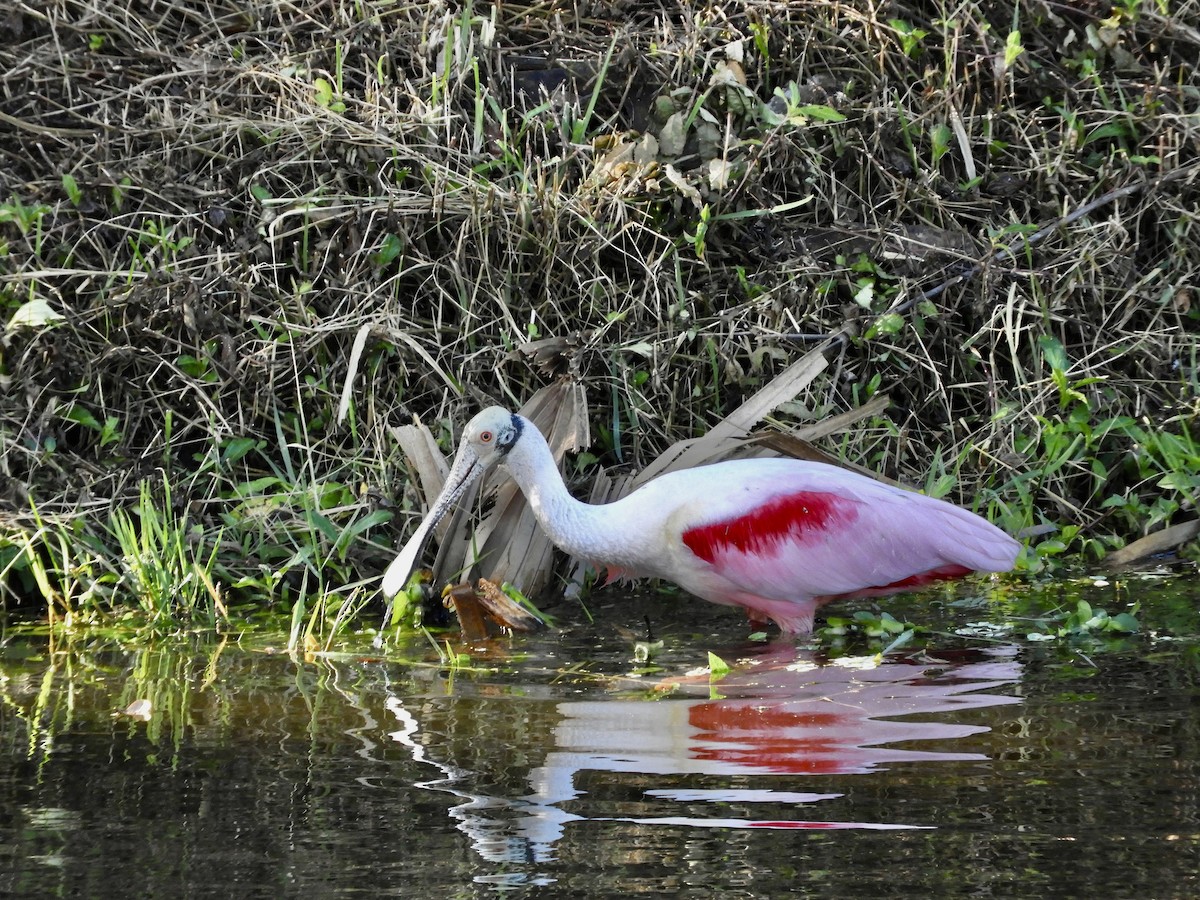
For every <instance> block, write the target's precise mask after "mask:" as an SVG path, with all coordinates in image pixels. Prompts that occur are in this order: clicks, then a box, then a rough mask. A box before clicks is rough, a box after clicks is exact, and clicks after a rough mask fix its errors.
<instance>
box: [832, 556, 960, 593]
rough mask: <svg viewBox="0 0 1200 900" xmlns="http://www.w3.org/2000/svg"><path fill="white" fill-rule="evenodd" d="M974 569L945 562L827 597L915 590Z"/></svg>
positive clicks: (950, 579)
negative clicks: (884, 582) (933, 567)
mask: <svg viewBox="0 0 1200 900" xmlns="http://www.w3.org/2000/svg"><path fill="white" fill-rule="evenodd" d="M974 571H975V570H974V569H968V568H967V567H966V566H960V565H958V564H957V563H947V564H946V565H944V566H938V567H937V568H936V569H930V570H928V571H927V572H918V573H917V574H916V575H909V576H908V577H907V578H901V579H900V580H899V581H893V582H892V583H891V584H879V585H875V586H874V587H867V588H862V589H861V590H857V591H850V592H849V593H848V594H834V595H832V596H830V597H828V598H827V599H829V600H848V599H850V598H852V597H882V596H885V595H887V594H900V593H903V592H904V591H915V590H917V589H918V588H923V587H925V586H927V585H930V584H936V583H937V582H939V581H953V580H954V579H956V578H962V577H963V576H964V575H970V574H971V573H972V572H974Z"/></svg>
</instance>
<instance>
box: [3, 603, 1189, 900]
mask: <svg viewBox="0 0 1200 900" xmlns="http://www.w3.org/2000/svg"><path fill="white" fill-rule="evenodd" d="M965 590H966V591H967V593H963V594H962V595H960V598H959V600H957V601H955V602H947V601H948V600H949V599H951V595H947V594H940V595H936V597H934V598H930V597H928V596H927V597H910V598H890V599H888V600H886V601H884V603H883V606H884V608H887V609H889V610H891V611H892V612H893V613H895V614H897V615H901V614H904V615H908V616H909V617H910V618H912V619H913V620H914V621H920V622H922V623H923V624H926V625H936V626H938V627H939V628H941V629H942V630H944V631H945V632H947V634H946V635H945V636H942V637H934V638H932V639H929V640H928V645H927V646H926V643H925V642H924V641H923V642H922V650H921V651H920V652H912V653H905V652H901V653H896V654H890V655H889V656H887V657H885V658H884V659H882V660H879V659H877V658H876V657H874V656H872V655H871V654H870V650H869V649H867V648H859V649H858V650H855V649H854V648H849V649H847V650H845V651H842V650H838V649H837V648H832V649H831V648H829V647H828V645H826V647H825V649H824V650H812V649H806V648H804V647H800V648H797V646H796V644H795V643H794V642H784V643H780V642H775V643H750V642H747V641H745V640H744V638H745V635H746V633H747V629H746V627H745V624H744V621H742V620H739V619H738V618H737V616H735V615H733V614H732V613H730V612H729V611H725V610H720V609H718V608H716V607H710V606H708V605H707V604H700V603H694V604H693V603H687V602H684V601H671V600H668V601H661V600H653V599H647V598H638V597H633V598H626V597H618V596H615V595H608V594H605V595H602V597H601V598H600V600H599V601H597V602H594V603H593V606H592V613H593V615H594V616H595V619H596V622H597V623H598V624H595V625H586V626H585V625H576V626H571V627H566V628H563V629H562V630H560V631H556V632H554V633H551V634H548V635H541V636H537V637H533V638H521V639H515V640H512V641H496V642H494V643H493V644H492V645H490V646H489V647H486V648H483V647H481V648H473V649H471V650H470V651H469V652H470V653H471V658H472V664H473V667H474V668H472V669H469V670H460V671H457V672H453V673H451V672H448V671H447V670H445V669H443V668H440V667H439V666H438V665H437V657H436V655H435V654H434V653H433V651H432V649H431V648H430V647H429V645H428V643H423V642H416V643H413V644H412V645H411V646H409V647H406V648H402V649H401V650H398V651H392V652H390V653H389V654H388V658H385V659H380V658H378V657H373V656H371V655H370V652H371V651H369V649H368V648H369V642H368V640H367V639H366V638H363V639H362V641H361V648H362V651H363V653H362V655H352V654H349V653H347V654H336V655H332V656H328V657H324V658H320V659H315V660H310V661H303V660H293V659H291V658H289V657H288V656H287V655H286V654H284V653H281V652H278V650H276V649H273V648H272V646H271V645H270V642H269V640H268V639H267V638H265V637H262V636H258V635H255V634H249V635H243V636H242V637H241V638H240V639H239V638H230V639H228V640H226V641H224V642H214V641H212V640H210V639H203V640H202V639H198V638H197V639H192V640H176V641H171V642H158V643H155V644H151V645H144V644H143V645H140V646H139V645H134V646H130V645H127V644H126V645H122V644H121V643H119V642H116V641H112V640H105V639H102V638H99V637H88V636H87V635H79V636H76V637H75V638H73V639H70V640H65V639H62V638H59V639H58V640H56V641H55V642H51V641H49V640H48V639H45V638H31V637H19V638H17V637H14V636H13V635H12V634H11V633H9V634H8V635H7V637H6V638H5V640H4V642H3V645H2V646H0V741H2V742H3V756H2V757H0V894H4V895H10V896H23V897H39V896H86V897H131V896H145V897H159V896H239V897H248V896H270V897H276V896H298V895H307V896H327V895H333V894H360V895H398V896H414V897H415V896H420V897H450V896H480V897H488V896H495V895H502V896H528V897H559V896H572V897H614V896H629V895H636V894H646V895H671V896H683V897H716V896H721V897H725V896H737V897H778V896H783V895H787V894H788V893H796V894H800V895H806V896H828V897H839V898H844V897H856V896H913V897H933V896H984V897H1001V896H1037V897H1050V896H1085V897H1086V896H1089V895H1092V896H1095V897H1105V898H1108V897H1193V896H1197V895H1200V808H1198V804H1197V793H1198V790H1200V740H1198V739H1200V703H1197V699H1198V698H1197V694H1198V693H1200V690H1198V686H1200V652H1198V649H1197V648H1198V645H1197V642H1196V641H1195V640H1192V641H1179V640H1172V639H1167V638H1165V637H1162V636H1155V635H1154V634H1153V633H1151V634H1142V635H1138V636H1135V637H1132V638H1123V639H1121V638H1119V639H1115V640H1105V641H1103V642H1084V643H1082V644H1075V645H1066V644H1063V643H1050V642H1045V643H1035V642H1030V641H1028V640H1026V639H1025V638H1024V636H1023V635H1011V636H1006V635H1005V634H1004V633H1003V632H994V633H992V634H991V635H990V638H991V639H990V640H970V641H967V640H963V639H961V638H956V637H953V636H952V635H951V634H950V633H951V632H953V631H954V629H956V628H960V627H962V626H963V625H965V624H967V623H969V622H978V621H980V620H983V619H990V620H991V621H993V622H1005V621H1010V620H1008V619H1006V617H1005V615H1003V613H1004V612H1005V610H1006V609H1007V610H1008V611H1009V612H1011V611H1012V606H1013V602H1014V601H1013V599H1012V597H1009V598H1007V599H1006V600H1002V601H1001V602H1000V603H999V604H992V605H991V606H988V607H986V608H985V607H982V606H981V605H980V603H979V602H978V599H977V598H973V597H972V596H971V595H970V594H969V591H970V589H969V588H967V589H965ZM1072 591H1074V589H1072ZM1085 593H1086V595H1087V596H1088V598H1089V599H1090V600H1091V601H1092V602H1093V603H1095V604H1097V605H1102V606H1106V607H1107V608H1108V609H1109V610H1110V612H1116V611H1118V610H1120V609H1124V608H1125V606H1126V604H1127V603H1128V602H1129V601H1130V600H1131V599H1140V600H1141V601H1142V604H1143V606H1142V610H1141V613H1140V614H1139V615H1140V617H1141V619H1142V621H1143V624H1144V626H1145V627H1146V629H1147V630H1148V631H1150V632H1154V631H1155V630H1156V629H1162V628H1170V629H1172V630H1174V631H1175V632H1176V633H1184V632H1186V633H1188V634H1192V635H1195V634H1196V633H1197V631H1198V630H1200V629H1198V628H1197V622H1196V608H1197V602H1196V601H1197V598H1200V585H1197V584H1194V583H1193V584H1188V583H1184V582H1156V581H1146V582H1137V583H1136V584H1134V585H1132V586H1131V585H1129V584H1125V585H1118V586H1095V587H1089V588H1086V589H1085ZM1053 594H1054V591H1053V590H1051V591H1043V592H1042V593H1041V595H1040V600H1038V601H1036V602H1041V603H1043V604H1049V603H1051V602H1052V601H1053ZM1071 596H1072V597H1073V596H1074V593H1072V594H1071ZM1036 602H1035V605H1036ZM646 613H650V614H651V615H653V617H654V620H655V621H656V622H657V623H659V624H660V626H661V628H662V630H663V635H662V637H663V640H664V646H663V649H662V650H661V652H660V653H659V655H658V656H656V657H655V658H654V660H653V662H654V663H655V667H656V670H655V671H650V672H643V671H640V669H639V667H640V664H639V663H638V662H636V661H635V660H634V658H633V647H634V642H633V639H632V638H631V637H627V636H622V634H620V633H619V630H618V629H617V628H616V627H615V623H629V624H630V627H631V629H634V630H640V629H641V626H640V624H639V623H641V621H642V617H643V615H644V614H646ZM562 618H563V619H570V618H576V619H582V618H583V617H582V616H581V615H580V614H578V612H577V611H573V610H564V611H562ZM681 623H686V626H685V625H682V624H681ZM710 651H712V652H714V653H716V654H718V655H719V656H720V657H721V658H723V659H724V660H726V661H728V662H730V663H731V664H733V667H732V670H731V671H730V673H729V674H728V675H727V676H725V677H724V678H722V679H720V680H718V681H711V680H710V678H709V676H708V674H706V673H705V672H703V671H702V670H703V667H704V666H706V665H707V663H708V653H709V652H710ZM401 657H403V658H401ZM406 659H407V661H405V660H406ZM147 714H148V717H147Z"/></svg>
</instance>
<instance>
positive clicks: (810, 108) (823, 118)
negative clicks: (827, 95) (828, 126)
mask: <svg viewBox="0 0 1200 900" xmlns="http://www.w3.org/2000/svg"><path fill="white" fill-rule="evenodd" d="M795 114H796V115H800V116H805V117H807V118H809V119H816V120H817V121H818V122H844V121H846V117H845V116H843V115H842V114H841V113H840V112H838V111H837V110H836V109H834V108H833V107H832V106H822V105H820V104H812V105H807V106H797V107H796V109H795Z"/></svg>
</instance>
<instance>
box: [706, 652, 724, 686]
mask: <svg viewBox="0 0 1200 900" xmlns="http://www.w3.org/2000/svg"><path fill="white" fill-rule="evenodd" d="M728 674H729V663H727V662H725V660H723V659H721V657H719V656H717V654H715V653H713V652H712V651H711V650H710V651H708V677H709V679H710V680H712V681H716V680H718V679H721V678H724V677H725V676H726V675H728Z"/></svg>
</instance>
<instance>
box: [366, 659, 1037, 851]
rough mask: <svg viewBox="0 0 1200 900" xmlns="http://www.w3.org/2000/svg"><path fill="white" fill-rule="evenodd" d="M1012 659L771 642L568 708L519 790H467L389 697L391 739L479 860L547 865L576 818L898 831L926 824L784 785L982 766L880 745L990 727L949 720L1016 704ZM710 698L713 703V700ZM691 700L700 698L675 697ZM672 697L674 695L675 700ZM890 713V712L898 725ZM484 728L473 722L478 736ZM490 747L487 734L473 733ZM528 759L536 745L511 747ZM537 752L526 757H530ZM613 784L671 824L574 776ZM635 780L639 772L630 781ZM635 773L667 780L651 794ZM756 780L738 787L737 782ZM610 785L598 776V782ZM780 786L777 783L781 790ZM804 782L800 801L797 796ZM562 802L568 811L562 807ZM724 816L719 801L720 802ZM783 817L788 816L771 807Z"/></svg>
mask: <svg viewBox="0 0 1200 900" xmlns="http://www.w3.org/2000/svg"><path fill="white" fill-rule="evenodd" d="M1019 677H1020V666H1019V663H1018V662H1017V660H1016V656H1015V651H1013V650H1011V649H993V650H990V651H987V652H981V651H970V652H967V653H964V654H952V655H951V658H948V659H937V660H932V659H927V658H926V659H916V658H908V659H904V658H899V659H896V658H891V657H889V658H887V659H886V660H884V661H882V662H880V661H878V660H877V659H876V658H875V657H864V658H855V659H851V660H840V661H834V662H830V663H825V664H819V663H817V662H815V661H813V660H812V658H811V657H810V656H807V655H806V654H804V653H803V652H798V651H796V650H795V649H794V648H792V647H785V648H775V649H771V650H769V651H768V652H767V653H766V654H765V655H760V656H758V657H757V658H755V659H752V660H749V661H744V662H743V663H741V664H739V665H738V666H737V667H736V668H735V669H734V670H733V671H732V672H730V674H729V675H728V676H726V677H725V678H724V679H722V680H720V681H719V682H716V683H715V685H713V686H710V684H709V681H708V679H707V677H704V678H702V679H697V680H696V681H695V683H689V682H688V680H687V679H684V680H683V681H682V682H681V683H680V684H679V686H678V688H677V690H676V692H675V694H674V695H673V697H672V698H671V699H667V700H660V701H651V700H645V699H637V700H629V699H611V700H610V699H601V700H587V701H563V702H560V703H558V704H557V705H556V712H557V714H558V716H559V719H558V722H557V724H556V725H555V726H554V727H553V731H552V734H550V735H549V737H548V739H547V741H546V748H545V757H544V761H543V762H542V764H541V765H538V766H536V767H533V768H532V769H530V771H529V773H528V784H529V791H528V793H527V794H525V795H523V796H512V797H504V796H494V795H489V794H485V793H476V792H472V789H471V785H472V782H473V780H476V779H474V775H475V773H473V772H471V771H469V770H466V769H463V768H460V767H458V766H457V765H456V764H455V763H454V761H453V760H446V759H444V758H441V756H440V755H439V748H438V747H436V746H433V745H431V744H430V742H428V741H424V742H423V741H422V740H421V736H420V731H421V725H420V723H419V722H418V721H417V720H416V718H414V716H413V715H412V714H411V713H410V712H409V710H408V709H407V708H406V707H405V705H404V702H403V701H402V700H400V699H398V698H394V697H393V698H391V699H390V700H389V702H388V707H389V709H390V710H391V712H392V713H393V714H394V715H395V716H396V719H397V721H398V723H399V725H400V728H399V729H398V730H397V731H395V732H394V733H393V734H392V737H393V738H394V739H395V740H397V741H399V742H401V743H403V744H405V745H406V746H407V747H409V748H410V750H411V752H412V754H413V757H414V759H416V760H417V761H419V762H422V763H426V764H429V765H432V766H434V767H436V768H437V769H438V770H439V771H440V773H441V777H439V778H437V779H435V780H431V781H427V782H424V783H423V784H422V785H421V786H422V787H426V788H430V789H435V790H441V791H447V792H449V793H451V794H454V795H455V796H457V797H460V798H461V799H462V801H463V802H462V803H460V804H459V805H457V806H456V807H454V808H453V809H452V810H451V815H452V816H453V817H454V818H455V819H456V820H457V821H456V824H457V827H458V828H459V829H460V830H461V831H463V832H464V833H465V834H467V835H468V836H469V837H470V839H471V841H472V844H473V846H474V848H475V850H476V851H477V852H478V853H479V854H480V855H481V856H483V857H484V858H485V859H488V860H491V861H496V862H500V861H505V862H544V861H548V860H551V859H553V858H554V848H555V845H556V843H557V842H558V841H559V840H560V839H561V838H562V837H563V834H564V831H565V829H566V827H567V826H568V825H569V824H570V823H573V822H582V821H606V822H631V823H636V824H639V825H658V824H663V825H674V826H680V825H683V826H693V827H700V828H717V829H731V828H736V829H743V828H760V829H762V828H769V829H780V828H813V829H847V828H852V829H907V828H923V827H924V828H927V827H935V826H936V823H925V822H917V823H913V822H905V823H900V822H862V821H841V820H837V819H834V818H833V817H831V818H830V819H827V820H823V819H822V818H821V817H819V816H817V815H815V814H816V813H817V812H818V811H819V806H820V804H821V803H822V802H823V801H829V800H834V799H836V798H838V797H841V796H842V794H841V793H836V792H821V791H820V786H821V785H820V783H819V782H812V781H809V780H808V779H805V781H804V782H800V781H796V780H789V776H836V775H850V774H865V773H870V772H874V771H882V770H885V769H886V768H887V767H888V766H889V765H890V764H898V763H914V762H915V763H940V762H946V761H954V762H962V761H976V760H986V759H987V757H986V756H984V755H983V754H980V753H977V752H966V751H961V752H954V751H946V750H937V751H934V750H919V749H896V748H894V747H893V746H891V745H894V744H899V743H903V744H905V745H911V744H912V742H922V741H939V742H945V741H947V740H954V739H962V738H967V737H969V736H971V735H974V734H978V733H980V732H984V731H987V730H988V729H987V728H986V727H983V726H980V725H972V724H964V723H960V722H955V721H954V715H953V714H954V713H957V712H959V711H963V710H971V709H980V708H984V707H990V706H997V705H1001V704H1009V703H1016V702H1018V700H1017V699H1016V698H1015V697H1012V696H1007V695H1005V694H1001V693H997V691H998V690H999V689H1001V688H1004V687H1005V686H1009V685H1012V684H1014V683H1015V682H1017V681H1018V679H1019ZM714 688H715V690H716V691H717V692H719V696H715V697H714V696H710V692H711V691H712V690H713V689H714ZM690 691H694V692H696V693H701V694H703V697H697V698H695V699H686V695H687V694H688V693H689V692H690ZM680 695H683V697H684V699H681V698H680ZM897 717H900V718H897ZM486 727H487V725H486V723H480V728H481V729H486ZM482 737H484V738H486V735H482ZM513 749H514V750H519V751H521V752H522V753H529V754H530V755H535V754H537V753H538V751H539V749H540V748H533V747H523V748H513ZM535 758H536V756H535ZM589 772H601V773H610V774H612V775H613V776H615V777H613V778H611V779H609V782H613V783H618V782H620V781H621V778H622V776H624V777H625V778H627V779H630V781H632V782H634V784H633V787H632V789H633V790H636V792H637V793H638V794H639V795H640V796H642V797H643V798H644V799H645V800H646V803H647V804H661V805H664V806H665V807H666V808H665V809H664V810H663V811H664V812H666V813H667V814H666V815H662V816H650V817H638V816H621V815H612V814H611V813H612V812H613V809H612V803H611V801H610V802H609V803H607V804H604V803H602V802H600V801H594V802H593V803H592V805H593V807H594V808H593V809H592V810H591V811H589V798H588V797H587V794H586V791H585V790H583V789H581V788H580V786H579V782H580V780H581V778H583V777H586V776H585V775H584V773H589ZM635 776H638V777H635ZM642 776H662V777H663V786H662V787H657V788H646V787H644V785H645V778H644V777H642ZM748 777H749V778H758V779H759V780H761V781H762V782H763V786H762V787H761V788H759V787H746V786H745V785H746V781H747V778H748ZM606 783H608V782H606ZM781 784H783V785H785V786H784V787H782V788H781V787H780V785H781ZM807 787H813V788H815V789H816V790H813V791H807V790H799V788H807ZM706 801H707V802H712V803H714V804H735V805H737V806H738V808H739V809H740V810H744V809H745V807H746V806H753V805H755V804H761V805H762V808H763V809H764V815H763V817H762V818H749V817H747V818H729V817H717V816H712V817H709V816H698V815H697V814H696V812H697V805H699V804H702V803H704V802H706ZM568 807H569V809H568ZM722 809H723V811H725V812H727V811H728V809H727V807H724V806H723V807H722ZM781 811H783V812H784V813H788V812H791V813H793V814H792V815H783V816H781V815H780V813H781Z"/></svg>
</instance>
